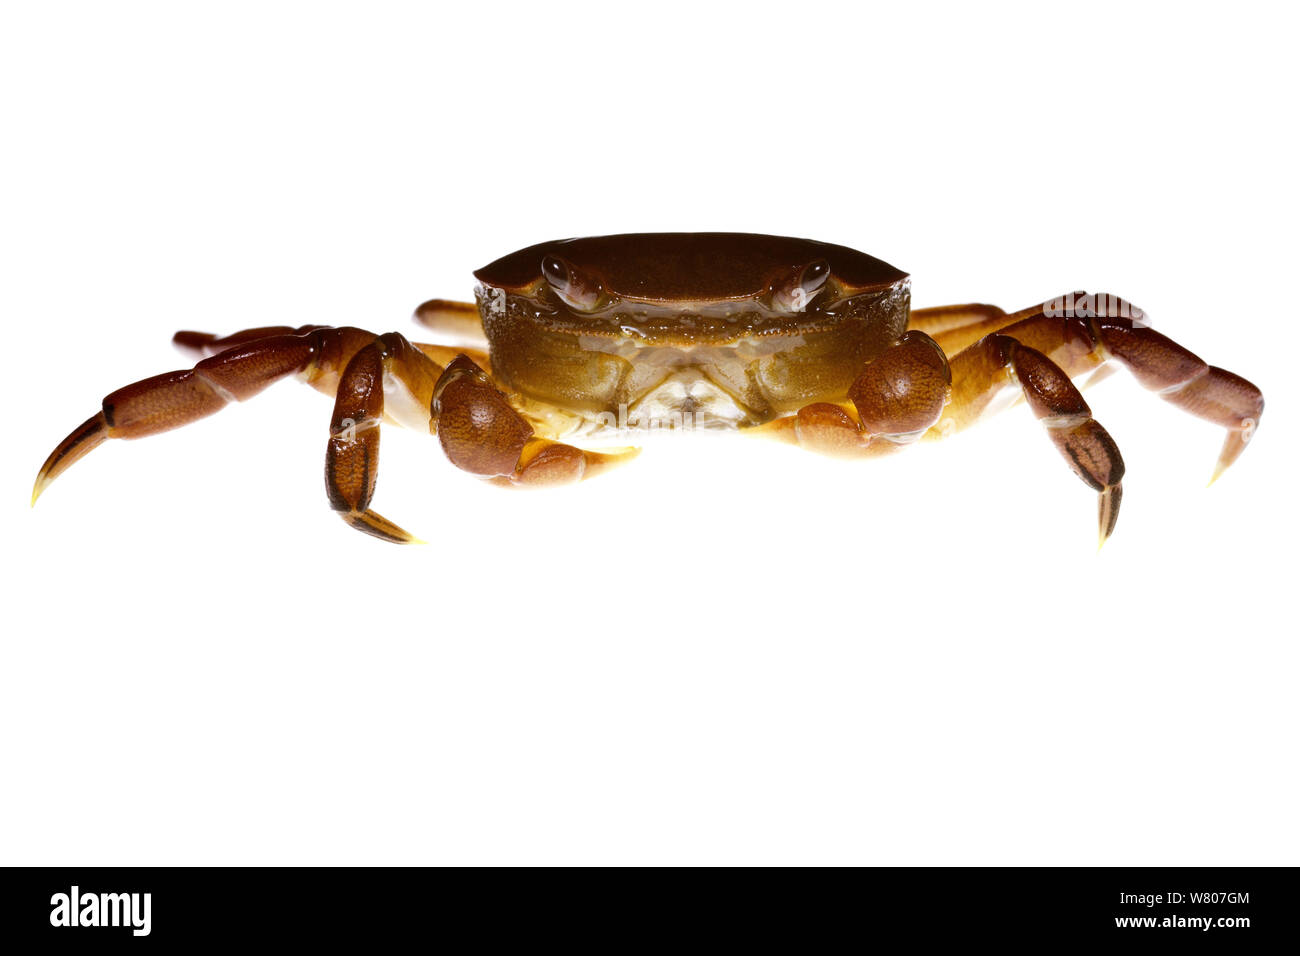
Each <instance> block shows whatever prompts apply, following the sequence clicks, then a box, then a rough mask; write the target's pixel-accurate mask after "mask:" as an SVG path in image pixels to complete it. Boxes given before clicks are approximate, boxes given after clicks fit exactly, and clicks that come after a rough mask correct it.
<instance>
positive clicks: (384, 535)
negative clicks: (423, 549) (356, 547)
mask: <svg viewBox="0 0 1300 956" xmlns="http://www.w3.org/2000/svg"><path fill="white" fill-rule="evenodd" d="M339 517H340V518H342V519H343V520H344V521H345V522H347V523H348V525H350V526H351V527H353V528H356V529H357V530H358V531H361V532H364V533H365V534H368V535H370V536H372V537H375V538H378V539H379V540H380V541H387V542H388V543H389V544H428V543H429V542H427V541H425V540H424V539H422V538H417V537H416V536H415V535H413V534H411V533H410V532H409V531H407V530H405V529H404V528H400V527H398V526H397V525H395V524H393V523H392V522H391V521H389V520H388V519H387V518H385V517H384V516H383V515H381V514H379V513H378V512H375V511H362V512H359V513H353V512H344V513H341V514H340V515H339Z"/></svg>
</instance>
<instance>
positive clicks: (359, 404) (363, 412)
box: [325, 332, 443, 544]
mask: <svg viewBox="0 0 1300 956" xmlns="http://www.w3.org/2000/svg"><path fill="white" fill-rule="evenodd" d="M442 371H443V370H442V367H441V366H439V365H437V364H435V363H434V362H433V361H432V360H430V359H429V358H428V357H426V356H425V355H424V353H423V352H421V351H420V350H419V349H417V348H415V347H414V346H413V345H411V343H410V342H408V341H407V340H406V339H405V338H404V337H403V336H401V335H399V334H397V333H396V332H389V333H388V334H386V335H381V336H380V337H379V338H377V339H375V340H374V341H373V342H371V343H370V344H369V345H366V346H365V347H363V348H362V349H361V350H359V351H358V352H357V353H356V354H355V355H353V356H352V358H351V360H350V361H349V362H348V364H347V366H346V368H344V370H343V374H342V375H341V376H339V384H338V394H337V396H336V397H335V400H334V415H333V417H332V418H331V419H330V439H329V445H328V446H327V447H326V451H325V491H326V494H327V495H328V496H329V502H330V507H331V508H333V509H334V510H335V511H337V512H338V513H339V517H341V518H342V519H343V520H344V521H346V522H347V523H348V524H349V525H351V526H352V527H354V528H356V529H357V530H358V531H364V532H365V533H366V534H370V535H374V536H375V537H376V538H381V539H383V540H384V541H392V542H394V543H397V544H412V543H416V542H418V541H419V539H418V538H416V537H414V536H413V535H411V534H409V533H407V532H406V531H403V530H402V529H401V528H399V527H398V526H397V525H395V524H393V522H391V521H389V520H388V519H387V518H385V517H383V516H382V515H380V514H379V513H378V512H375V511H372V510H371V509H370V499H371V498H373V497H374V494H375V482H376V481H377V480H378V477H379V426H380V423H381V422H382V421H383V418H384V379H385V373H388V374H389V375H391V376H393V377H394V378H395V379H396V380H397V381H398V382H400V383H401V384H402V386H403V387H405V388H406V389H407V391H408V392H409V393H410V395H411V397H412V399H414V401H415V403H418V404H419V405H420V407H423V408H426V409H427V408H429V406H430V405H431V403H432V401H433V393H434V386H435V385H436V383H437V381H438V378H439V377H440V376H441V374H442Z"/></svg>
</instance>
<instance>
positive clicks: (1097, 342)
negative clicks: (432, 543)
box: [32, 233, 1264, 543]
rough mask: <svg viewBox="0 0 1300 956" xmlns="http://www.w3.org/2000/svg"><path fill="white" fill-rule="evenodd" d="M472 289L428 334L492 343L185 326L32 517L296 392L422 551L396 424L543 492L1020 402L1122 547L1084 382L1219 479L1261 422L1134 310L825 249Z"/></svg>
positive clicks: (1114, 459) (521, 263) (70, 445)
mask: <svg viewBox="0 0 1300 956" xmlns="http://www.w3.org/2000/svg"><path fill="white" fill-rule="evenodd" d="M475 277H476V278H477V279H478V281H479V285H478V287H477V289H476V290H475V295H476V303H473V304H471V303H467V302H455V301H448V300H442V299H434V300H431V301H429V302H426V303H424V304H423V305H421V306H420V307H419V308H418V309H417V310H416V313H415V318H416V319H417V321H419V322H421V323H422V324H424V325H425V326H427V327H429V328H431V329H434V330H435V331H437V332H439V333H440V334H442V335H444V336H446V337H448V338H450V337H452V336H456V337H458V338H461V339H464V338H466V337H468V338H470V339H471V340H473V341H475V342H476V347H471V346H469V345H466V346H465V347H459V348H458V347H453V346H448V345H428V344H421V343H415V342H411V341H409V340H408V339H407V338H406V337H405V336H403V335H401V334H399V333H397V332H388V333H385V334H382V335H377V334H374V333H372V332H367V331H365V330H363V329H359V328H351V327H340V328H335V327H328V326H319V325H306V326H302V327H299V328H292V327H288V326H270V327H263V328H252V329H245V330H243V331H240V332H235V333H234V334H231V335H226V336H223V337H218V336H216V335H212V334H208V333H202V332H177V333H176V335H175V337H174V342H175V343H176V344H177V345H179V346H181V347H182V348H185V349H188V350H191V351H193V352H195V353H197V354H199V355H206V356H207V357H206V358H203V359H202V360H201V361H199V362H198V363H197V364H196V365H194V366H193V367H192V368H189V369H183V370H180V371H176V372H167V373H165V374H162V375H156V376H153V377H152V378H147V379H144V380H142V381H139V382H136V383H135V384H133V385H128V386H126V387H125V388H121V389H118V390H117V391H115V392H113V393H112V394H110V395H108V396H107V397H106V398H105V399H104V401H103V407H102V409H101V410H100V411H98V412H96V413H95V414H94V415H93V416H91V417H90V419H89V420H87V421H86V422H85V423H84V424H82V425H81V426H80V427H78V428H76V429H75V430H73V432H72V433H71V434H70V435H68V437H67V438H65V439H64V440H63V441H62V442H61V443H60V444H59V445H58V447H56V448H55V449H54V451H53V452H52V453H51V454H50V456H49V458H48V459H47V460H46V462H45V464H44V465H43V466H42V467H41V470H40V473H39V474H38V475H37V478H36V484H35V487H34V489H33V492H32V503H33V504H35V502H36V499H37V498H38V497H39V496H40V494H41V493H42V491H44V490H45V488H46V487H48V486H49V484H50V483H51V482H52V481H54V479H55V478H57V477H58V476H59V475H61V474H62V473H63V472H64V471H66V470H67V469H68V468H69V467H70V466H71V465H72V464H73V463H75V462H76V461H77V460H78V459H80V458H81V457H83V456H84V455H85V454H87V453H88V452H90V451H91V450H92V449H94V448H95V447H96V446H98V445H100V444H102V443H103V442H104V441H105V440H107V439H110V438H143V437H146V436H149V435H155V434H158V433H160V432H165V431H169V430H170V429H173V428H179V427H180V426H182V425H188V424H189V423H191V422H195V421H198V420H199V419H201V418H204V417H205V416H208V415H211V414H213V413H215V412H217V411H220V410H221V409H222V408H224V407H225V406H226V405H228V404H229V403H231V402H236V401H244V400H245V399H248V398H251V397H252V396H253V395H256V394H257V393H258V392H260V391H262V389H264V388H266V387H267V386H268V385H270V384H271V383H273V382H276V381H278V380H280V379H282V378H287V377H289V376H297V377H298V378H300V379H302V380H303V381H305V382H307V383H308V384H310V385H312V386H314V387H315V388H317V389H319V390H320V391H322V392H325V393H326V394H327V395H330V396H332V397H333V398H334V413H333V416H332V418H331V421H330V435H329V441H328V445H327V447H326V453H325V486H326V493H327V496H328V499H329V503H330V506H331V507H332V508H333V509H334V511H335V512H337V513H338V514H339V516H340V517H342V519H343V520H344V521H345V522H347V523H348V524H349V525H351V526H352V527H354V528H356V529H358V530H360V531H364V532H366V533H367V534H370V535H374V536H375V537H377V538H381V539H383V540H385V541H391V542H398V543H410V542H413V541H416V540H417V539H415V538H414V537H413V536H412V535H410V534H408V533H407V532H406V531H404V530H402V528H400V527H398V526H397V525H396V524H394V523H393V522H391V521H389V520H388V519H386V518H384V517H382V516H381V515H379V514H378V513H377V512H375V511H374V510H373V509H372V508H371V507H370V502H371V499H372V497H373V496H374V493H375V482H376V476H377V474H378V468H379V434H380V429H379V426H380V424H381V422H386V423H396V424H400V425H403V426H407V427H413V428H417V429H423V430H427V431H429V432H430V433H432V434H434V435H436V436H437V438H438V440H439V442H440V443H441V445H442V448H443V451H444V452H445V454H446V456H447V458H448V459H450V460H451V462H452V464H454V465H456V466H457V467H459V468H461V469H463V470H465V471H468V472H470V473H472V474H475V475H479V476H482V477H484V478H487V479H490V480H492V481H495V482H497V483H500V484H505V485H514V486H530V485H550V484H560V483H569V482H577V481H581V480H583V479H585V478H590V477H592V476H594V475H598V474H600V473H602V472H605V471H607V470H609V469H610V468H611V467H613V466H614V465H616V464H619V463H621V462H624V461H626V460H628V459H629V458H631V457H633V456H634V455H635V454H636V453H637V449H636V448H634V447H627V448H624V447H615V448H610V447H604V448H602V447H599V446H600V443H601V440H602V439H606V438H608V437H609V436H627V435H629V434H632V433H635V431H636V429H637V428H641V429H643V430H644V429H654V428H656V427H658V428H659V430H665V428H666V430H676V429H681V428H696V429H726V430H741V431H745V432H749V433H753V434H762V435H768V436H770V437H773V438H777V439H780V440H782V441H785V442H789V443H792V444H795V445H798V446H801V447H803V448H806V449H810V450H812V451H815V452H820V453H823V454H827V455H833V456H838V457H842V458H867V457H872V456H876V455H881V454H889V453H893V452H897V451H899V450H900V449H903V448H905V447H907V446H908V445H911V444H913V443H915V442H918V441H921V440H927V439H936V438H943V437H946V436H949V435H952V434H954V433H956V432H958V431H961V430H962V429H964V428H966V427H968V426H969V425H972V424H974V423H975V422H977V421H979V420H980V419H982V418H984V417H986V416H987V415H989V414H992V413H993V412H994V411H995V410H996V409H997V408H999V407H1001V406H1005V405H1006V404H1008V401H1007V399H1008V398H1010V399H1018V398H1021V399H1023V400H1024V401H1025V402H1026V403H1027V404H1028V406H1029V407H1030V409H1031V410H1032V411H1033V413H1034V415H1035V416H1036V417H1037V418H1038V420H1039V422H1040V423H1041V424H1042V425H1043V426H1044V429H1045V431H1046V433H1047V435H1048V437H1049V438H1050V439H1051V441H1052V443H1053V444H1054V445H1055V446H1056V448H1057V450H1058V451H1059V452H1060V453H1061V454H1062V455H1063V456H1064V458H1065V460H1066V462H1067V463H1068V464H1069V466H1070V468H1072V469H1073V470H1074V472H1075V474H1077V475H1078V476H1079V477H1080V478H1081V479H1082V480H1083V481H1084V483H1085V484H1087V485H1088V486H1089V487H1090V488H1091V489H1092V490H1093V491H1095V492H1096V493H1097V496H1098V515H1099V522H1098V523H1099V534H1100V540H1101V541H1103V542H1104V541H1105V540H1106V538H1107V537H1108V536H1109V535H1110V534H1111V532H1112V531H1113V530H1114V528H1115V522H1116V519H1117V517H1118V515H1119V506H1120V497H1121V489H1122V486H1121V478H1122V477H1123V474H1124V462H1123V459H1122V458H1121V457H1120V452H1119V448H1118V447H1117V446H1116V444H1115V442H1114V440H1113V439H1112V438H1111V436H1110V435H1109V434H1108V433H1107V432H1106V430H1105V429H1104V428H1102V426H1101V425H1100V424H1098V423H1097V422H1096V421H1095V420H1094V419H1093V417H1092V412H1091V411H1090V410H1089V408H1088V404H1087V402H1085V401H1084V399H1083V396H1082V395H1081V394H1080V392H1079V389H1078V388H1076V386H1075V384H1074V382H1073V379H1075V378H1078V377H1080V376H1082V375H1084V374H1086V373H1092V376H1093V378H1094V379H1095V378H1096V377H1099V376H1102V375H1105V374H1108V373H1109V372H1110V371H1111V370H1113V368H1114V365H1115V364H1118V365H1120V366H1123V367H1125V368H1127V369H1128V370H1129V371H1130V372H1131V373H1132V374H1133V375H1134V376H1135V377H1136V378H1137V380H1138V381H1139V382H1140V383H1141V384H1142V385H1144V386H1145V387H1146V388H1148V389H1151V390H1153V391H1155V392H1156V393H1157V394H1158V395H1159V396H1160V397H1161V398H1162V399H1164V400H1165V401H1167V402H1170V403H1172V404H1174V405H1177V406H1178V407H1180V408H1182V409H1184V410H1185V411H1188V412H1191V413H1192V414H1193V415H1197V416H1199V417H1201V418H1204V419H1207V420H1209V421H1211V422H1214V423H1216V424H1218V425H1220V426H1222V427H1223V428H1224V429H1226V431H1227V437H1226V440H1225V442H1224V444H1223V449H1222V452H1221V453H1220V455H1219V459H1218V464H1217V467H1216V469H1215V473H1214V477H1215V478H1217V477H1218V475H1219V474H1220V473H1222V471H1223V470H1224V469H1225V468H1227V467H1228V466H1229V465H1231V464H1232V463H1233V462H1234V461H1235V460H1236V459H1237V457H1238V455H1240V454H1241V452H1242V450H1243V449H1244V448H1245V447H1246V444H1247V442H1248V441H1249V440H1250V439H1251V436H1252V435H1253V434H1254V432H1255V429H1256V427H1257V425H1258V423H1259V419H1260V415H1261V413H1262V412H1263V408H1264V402H1263V396H1262V395H1261V393H1260V391H1259V389H1258V388H1256V387H1255V386H1254V385H1252V384H1251V383H1250V382H1248V381H1246V380H1245V379H1243V378H1241V377H1239V376H1237V375H1234V374H1233V373H1231V372H1227V371H1224V370H1223V369H1220V368H1216V367H1214V366H1211V365H1207V364H1206V363H1205V362H1203V361H1202V360H1201V359H1200V358H1198V357H1197V356H1195V355H1193V354H1192V353H1191V352H1189V351H1188V350H1187V349H1185V348H1183V347H1182V346H1180V345H1178V344H1177V343H1175V342H1173V341H1172V340H1170V339H1169V338H1166V337H1165V336H1163V335H1161V334H1160V333H1159V332H1156V331H1154V330H1153V329H1152V328H1150V327H1149V326H1148V324H1147V323H1146V321H1145V316H1144V314H1143V313H1142V312H1141V310H1139V309H1137V308H1135V307H1134V306H1132V305H1131V304H1129V303H1128V302H1126V301H1125V300H1123V299H1119V298H1117V297H1114V296H1110V295H1087V294H1085V293H1071V294H1069V295H1065V296H1061V297H1058V298H1057V299H1053V300H1050V301H1048V302H1046V303H1042V304H1039V305H1034V306H1030V307H1029V308H1026V309H1022V310H1021V311H1018V312H1010V313H1008V312H1004V311H1003V310H1002V309H1000V308H997V307H995V306H991V305H982V304H975V305H954V306H944V307H940V308H930V309H920V310H916V311H912V310H911V308H910V281H909V278H908V276H907V274H906V273H904V272H901V271H899V270H898V269H896V268H894V267H893V266H891V265H889V264H887V263H885V262H883V261H881V260H880V259H876V258H873V257H872V256H869V255H866V254H865V253H862V252H857V251H855V250H853V249H850V248H848V247H845V246H840V245H832V244H829V243H824V242H816V241H812V240H806V239H792V238H785V237H779V236H763V235H750V234H744V233H661V234H642V235H616V236H600V237H592V238H583V239H565V240H556V241H552V242H543V243H540V244H538V245H534V246H529V247H528V248H526V249H521V250H519V251H517V252H513V253H511V254H509V255H507V256H504V257H502V258H500V259H497V260H496V261H495V262H492V263H491V264H489V265H487V266H484V267H483V268H482V269H479V270H478V271H477V272H476V273H475ZM563 439H568V441H565V440H563ZM584 445H585V446H586V447H583V446H584Z"/></svg>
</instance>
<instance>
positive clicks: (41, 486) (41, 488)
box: [28, 471, 50, 508]
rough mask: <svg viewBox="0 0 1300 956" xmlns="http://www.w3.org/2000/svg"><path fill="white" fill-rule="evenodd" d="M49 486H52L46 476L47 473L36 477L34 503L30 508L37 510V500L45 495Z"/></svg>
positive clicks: (33, 489)
mask: <svg viewBox="0 0 1300 956" xmlns="http://www.w3.org/2000/svg"><path fill="white" fill-rule="evenodd" d="M49 486H50V479H49V478H47V477H46V476H45V472H43V471H42V472H41V473H40V474H39V475H37V476H36V483H35V484H33V485H32V503H31V504H30V505H29V506H28V507H31V508H35V507H36V500H37V499H38V498H40V496H41V495H42V494H44V493H45V489H46V488H48V487H49Z"/></svg>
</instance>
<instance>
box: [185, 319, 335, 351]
mask: <svg viewBox="0 0 1300 956" xmlns="http://www.w3.org/2000/svg"><path fill="white" fill-rule="evenodd" d="M324 328H328V326H325V325H303V326H298V327H295V326H292V325H266V326H262V327H261V328H256V329H241V330H239V331H238V332H232V333H231V334H230V335H213V334H212V333H211V332H190V331H181V332H177V333H176V334H175V335H173V336H172V344H173V345H176V346H179V347H180V348H183V349H185V350H187V351H190V352H193V353H195V354H196V355H218V354H220V353H221V352H224V351H225V350H226V349H229V348H233V347H234V346H236V345H245V344H247V343H249V342H256V341H257V340H258V339H265V338H270V337H271V336H273V335H305V334H306V333H308V332H314V331H315V330H316V329H324Z"/></svg>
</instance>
